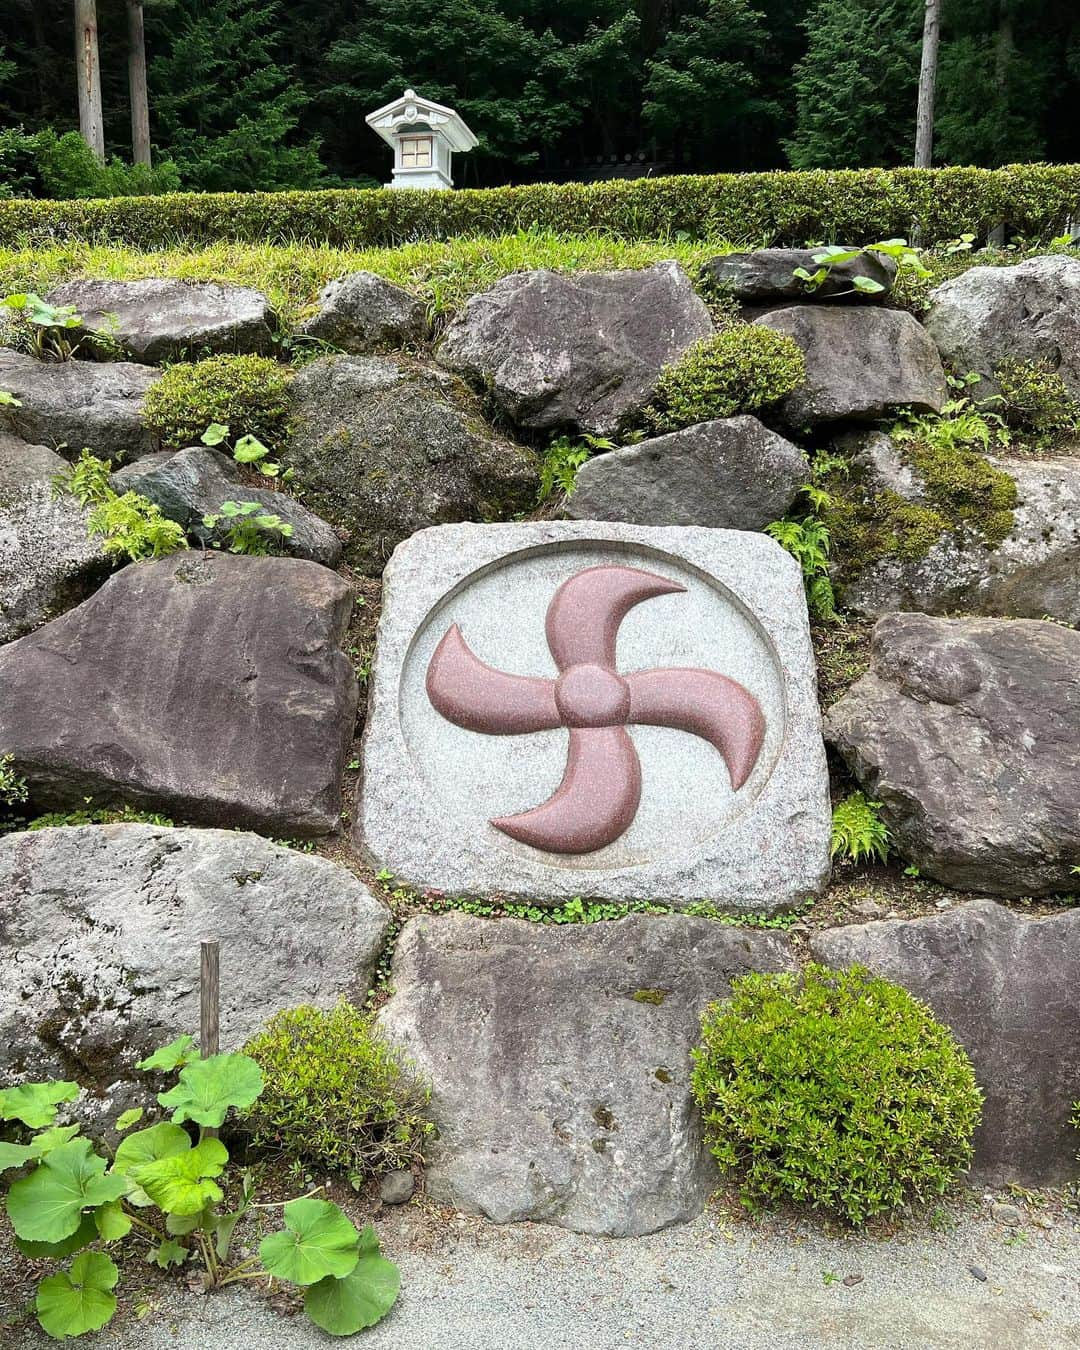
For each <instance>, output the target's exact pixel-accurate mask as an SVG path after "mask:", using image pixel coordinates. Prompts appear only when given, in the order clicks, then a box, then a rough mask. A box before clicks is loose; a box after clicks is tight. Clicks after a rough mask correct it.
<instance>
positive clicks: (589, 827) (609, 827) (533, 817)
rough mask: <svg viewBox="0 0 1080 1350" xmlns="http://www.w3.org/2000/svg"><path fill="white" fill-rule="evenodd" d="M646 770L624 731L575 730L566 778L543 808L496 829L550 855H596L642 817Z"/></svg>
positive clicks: (496, 823)
mask: <svg viewBox="0 0 1080 1350" xmlns="http://www.w3.org/2000/svg"><path fill="white" fill-rule="evenodd" d="M640 800H641V765H640V763H639V762H638V757H637V751H636V750H635V749H634V743H633V741H632V740H631V739H630V737H629V735H628V734H627V732H626V730H625V728H623V727H573V728H571V731H570V753H569V755H568V756H567V761H566V773H565V774H564V775H563V780H562V782H561V783H560V784H559V786H558V787H557V788H556V790H555V792H554V793H553V794H552V795H551V796H550V797H549V798H548V799H547V801H546V802H543V803H542V804H541V805H540V806H535V807H533V809H532V810H531V811H523V812H522V813H521V814H520V815H516V816H504V817H503V818H502V819H499V820H493V821H492V822H491V823H492V825H494V826H495V828H496V829H497V830H501V831H502V832H503V834H508V835H509V836H510V837H511V839H517V840H519V841H520V842H521V843H523V844H531V845H532V847H533V848H540V849H544V850H545V851H546V852H548V853H594V852H595V851H596V850H597V849H600V848H606V847H607V845H608V844H612V843H614V842H615V840H616V839H618V837H619V835H621V834H622V833H623V832H624V831H625V830H626V829H628V828H629V825H630V822H631V821H632V820H633V819H634V816H635V814H636V813H637V809H638V803H639V802H640Z"/></svg>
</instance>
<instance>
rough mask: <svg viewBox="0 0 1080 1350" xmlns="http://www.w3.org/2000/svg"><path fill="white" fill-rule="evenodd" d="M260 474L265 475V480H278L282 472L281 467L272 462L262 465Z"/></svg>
mask: <svg viewBox="0 0 1080 1350" xmlns="http://www.w3.org/2000/svg"><path fill="white" fill-rule="evenodd" d="M259 472H260V473H261V474H262V475H263V477H264V478H276V477H277V476H278V474H279V473H280V472H281V465H280V464H278V463H277V462H276V461H274V460H271V461H270V462H269V463H267V464H260V465H259Z"/></svg>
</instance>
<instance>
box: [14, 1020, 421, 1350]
mask: <svg viewBox="0 0 1080 1350" xmlns="http://www.w3.org/2000/svg"><path fill="white" fill-rule="evenodd" d="M139 1067H140V1068H141V1069H143V1070H145V1071H147V1072H158V1073H165V1074H169V1075H172V1074H174V1073H175V1074H176V1075H177V1078H176V1082H175V1085H174V1086H173V1087H172V1088H170V1089H169V1090H168V1091H165V1092H161V1093H159V1094H158V1097H157V1100H158V1104H159V1105H160V1106H161V1107H163V1108H164V1110H165V1112H166V1113H167V1116H168V1118H167V1119H162V1120H160V1121H158V1122H157V1123H156V1124H153V1125H150V1126H147V1127H144V1128H142V1129H139V1130H135V1129H133V1127H134V1126H135V1125H137V1124H138V1123H139V1121H140V1119H141V1117H142V1115H143V1112H142V1111H141V1110H140V1109H136V1110H132V1111H127V1112H125V1113H124V1114H123V1115H122V1116H121V1117H120V1118H119V1120H118V1122H117V1131H118V1133H120V1134H121V1135H122V1136H123V1137H122V1138H121V1140H120V1143H119V1145H118V1146H117V1148H116V1150H115V1152H113V1153H111V1154H110V1152H109V1151H108V1150H107V1149H106V1148H104V1146H97V1147H95V1145H94V1144H93V1143H92V1142H91V1141H90V1140H89V1139H87V1138H85V1137H84V1136H83V1135H82V1134H81V1133H80V1128H79V1126H78V1125H77V1124H69V1125H58V1124H57V1123H56V1119H57V1109H58V1107H59V1106H60V1104H61V1103H67V1102H71V1101H74V1099H75V1098H76V1097H77V1096H78V1092H79V1087H78V1084H77V1083H73V1082H47V1083H24V1084H21V1085H19V1086H16V1087H10V1088H6V1089H2V1090H0V1121H6V1122H9V1128H10V1129H14V1130H16V1131H17V1132H18V1134H19V1135H20V1136H21V1137H22V1139H24V1140H25V1142H0V1174H2V1176H3V1184H4V1185H5V1186H6V1188H7V1199H6V1206H5V1207H6V1210H7V1215H8V1218H9V1219H10V1221H11V1225H12V1228H13V1229H14V1231H15V1245H16V1246H17V1247H18V1249H19V1250H20V1251H21V1252H22V1253H23V1254H24V1255H26V1256H29V1257H32V1258H33V1259H34V1260H35V1261H53V1262H64V1261H66V1260H67V1258H68V1257H73V1258H74V1259H73V1260H72V1261H71V1262H70V1264H67V1265H64V1266H62V1267H61V1268H60V1269H59V1270H57V1271H56V1272H55V1273H53V1274H50V1275H46V1276H45V1277H44V1278H43V1279H42V1280H41V1281H40V1282H39V1284H38V1288H37V1296H36V1299H35V1309H36V1312H37V1317H38V1321H39V1323H40V1324H41V1326H42V1328H43V1329H44V1330H45V1331H46V1332H47V1333H48V1334H49V1335H50V1336H52V1337H54V1338H55V1339H57V1340H62V1339H64V1338H66V1337H69V1336H81V1335H83V1334H85V1333H86V1332H91V1331H98V1330H100V1329H101V1328H102V1327H103V1326H105V1325H106V1323H108V1322H109V1321H110V1320H111V1318H112V1316H113V1314H114V1313H115V1311H116V1307H117V1299H116V1294H115V1293H114V1292H113V1291H114V1289H115V1288H116V1285H117V1283H118V1281H119V1278H120V1271H119V1269H118V1267H117V1265H116V1263H115V1262H114V1261H113V1259H112V1257H111V1256H110V1255H109V1254H108V1252H107V1251H106V1250H103V1249H104V1248H112V1247H115V1246H116V1245H117V1244H120V1243H129V1244H135V1245H136V1246H140V1247H142V1248H144V1249H145V1255H146V1257H147V1259H148V1260H150V1261H153V1262H155V1263H156V1264H157V1265H159V1266H161V1267H162V1268H163V1269H169V1268H171V1267H180V1268H183V1267H185V1266H186V1265H189V1264H191V1265H198V1266H201V1272H200V1273H201V1280H200V1283H201V1285H202V1287H203V1288H204V1289H206V1290H211V1289H217V1288H223V1287H225V1286H227V1285H230V1284H235V1283H238V1282H240V1281H242V1280H266V1281H268V1282H269V1281H270V1280H271V1279H278V1280H281V1281H284V1282H286V1283H289V1284H293V1285H297V1286H299V1287H300V1288H302V1289H303V1290H304V1309H305V1311H306V1312H307V1315H308V1316H309V1317H310V1318H311V1320H312V1321H313V1322H314V1323H315V1324H316V1325H317V1326H320V1327H322V1328H323V1329H324V1330H325V1331H328V1332H329V1333H330V1334H331V1335H334V1336H348V1335H351V1334H353V1333H354V1332H357V1331H360V1330H362V1329H363V1328H364V1327H368V1326H372V1325H373V1324H374V1323H375V1322H377V1321H379V1320H380V1319H381V1318H382V1317H384V1316H385V1315H386V1313H387V1312H389V1310H390V1308H391V1307H392V1306H393V1304H394V1301H395V1300H396V1298H397V1293H398V1284H399V1277H398V1271H397V1267H396V1266H395V1265H393V1263H392V1262H390V1261H387V1260H386V1259H385V1258H384V1257H383V1256H381V1255H380V1253H379V1241H378V1238H377V1237H376V1235H375V1232H374V1229H372V1228H371V1226H370V1225H369V1226H368V1227H366V1228H364V1229H363V1231H362V1232H358V1231H357V1229H356V1228H355V1227H354V1226H353V1223H352V1221H351V1220H350V1219H349V1218H348V1216H347V1215H346V1214H345V1213H344V1212H343V1211H342V1210H341V1209H340V1208H339V1207H338V1206H337V1205H335V1204H333V1203H332V1202H331V1201H329V1200H324V1199H319V1198H317V1196H316V1194H315V1193H314V1192H312V1193H311V1194H308V1195H305V1196H300V1197H298V1198H297V1199H295V1200H290V1201H288V1202H286V1203H283V1204H269V1205H264V1204H259V1203H257V1202H256V1200H255V1190H254V1185H253V1182H252V1179H251V1177H250V1175H247V1174H244V1175H242V1176H240V1177H239V1179H235V1178H233V1177H232V1176H230V1175H229V1174H228V1173H226V1168H227V1167H228V1166H229V1163H230V1158H229V1151H228V1149H227V1148H226V1146H225V1144H224V1143H223V1142H222V1141H221V1139H220V1138H218V1137H217V1134H216V1132H217V1130H218V1129H219V1127H220V1126H221V1125H223V1124H224V1122H225V1120H226V1117H227V1116H228V1115H229V1113H230V1111H235V1110H245V1109H248V1108H250V1107H251V1106H252V1105H253V1104H254V1103H255V1102H256V1101H257V1100H258V1099H259V1096H260V1094H261V1093H262V1090H263V1081H262V1073H261V1071H260V1069H259V1066H258V1064H256V1063H255V1061H254V1060H253V1059H251V1058H250V1057H249V1056H247V1055H243V1054H224V1055H211V1056H209V1057H208V1058H205V1059H200V1058H199V1057H198V1052H197V1050H196V1049H195V1048H194V1045H193V1042H192V1039H191V1037H190V1036H181V1037H180V1038H179V1039H178V1040H176V1041H174V1042H173V1043H172V1044H171V1045H168V1046H165V1047H163V1048H162V1049H161V1050H159V1051H157V1052H156V1053H155V1054H153V1055H151V1056H150V1057H149V1058H148V1059H144V1060H143V1061H141V1063H140V1065H139ZM193 1127H194V1128H195V1129H197V1134H196V1135H195V1136H194V1137H193V1134H192V1128H193ZM227 1190H228V1192H229V1196H228V1201H227V1196H226V1191H227ZM278 1209H280V1210H281V1217H282V1220H283V1224H284V1226H283V1227H282V1228H281V1229H280V1230H278V1231H276V1232H274V1233H271V1234H270V1235H269V1236H267V1237H264V1238H263V1239H262V1241H261V1242H260V1243H259V1247H258V1254H257V1255H255V1256H250V1257H248V1258H246V1259H244V1260H239V1261H237V1260H235V1258H234V1257H233V1256H232V1255H231V1252H232V1249H233V1246H234V1239H235V1234H236V1229H237V1226H238V1225H239V1224H240V1223H241V1222H242V1221H243V1220H244V1219H245V1218H246V1217H249V1216H253V1215H254V1214H255V1213H256V1212H258V1211H270V1210H278Z"/></svg>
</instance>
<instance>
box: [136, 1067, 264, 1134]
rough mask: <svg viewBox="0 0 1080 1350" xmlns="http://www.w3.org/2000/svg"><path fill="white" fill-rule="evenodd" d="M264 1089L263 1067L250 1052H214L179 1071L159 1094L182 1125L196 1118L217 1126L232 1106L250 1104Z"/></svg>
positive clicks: (201, 1123) (243, 1107) (200, 1121)
mask: <svg viewBox="0 0 1080 1350" xmlns="http://www.w3.org/2000/svg"><path fill="white" fill-rule="evenodd" d="M262 1089H263V1078H262V1070H261V1069H260V1068H259V1066H258V1065H257V1064H256V1063H255V1061H254V1060H253V1059H251V1058H250V1056H248V1055H211V1056H210V1057H209V1058H208V1059H199V1060H196V1061H195V1062H194V1063H193V1064H189V1065H188V1066H187V1067H186V1068H185V1069H184V1070H183V1071H182V1073H181V1074H180V1081H179V1082H178V1083H177V1085H176V1087H174V1088H173V1089H172V1090H171V1091H169V1092H163V1093H161V1094H160V1095H159V1097H158V1101H159V1102H160V1103H161V1105H162V1106H165V1107H169V1108H171V1110H172V1113H173V1116H172V1118H173V1120H174V1121H175V1122H176V1123H177V1124H178V1125H179V1124H182V1123H183V1121H185V1120H193V1121H195V1123H196V1124H197V1125H213V1126H217V1125H220V1124H221V1123H222V1121H224V1119H225V1115H226V1112H227V1111H228V1110H229V1108H230V1107H231V1106H235V1107H238V1108H240V1109H241V1110H243V1109H245V1108H247V1107H249V1106H251V1105H252V1104H253V1103H254V1102H255V1101H256V1100H257V1099H258V1096H259V1094H260V1093H261V1092H262Z"/></svg>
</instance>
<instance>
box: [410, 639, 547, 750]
mask: <svg viewBox="0 0 1080 1350" xmlns="http://www.w3.org/2000/svg"><path fill="white" fill-rule="evenodd" d="M427 692H428V698H429V699H430V700H431V702H432V704H433V706H434V707H435V708H436V710H437V711H438V712H440V713H442V715H443V716H444V717H445V718H446V719H447V721H450V722H454V723H455V724H456V725H457V726H459V727H465V728H466V730H468V731H484V732H486V733H487V734H488V735H489V736H515V735H519V734H521V733H522V732H526V731H551V730H553V729H554V728H555V727H558V726H561V725H562V719H561V718H560V716H559V710H558V708H556V706H555V682H554V681H553V680H542V679H538V678H536V677H534V676H532V675H508V674H507V673H506V671H503V670H496V669H495V668H494V666H489V665H487V664H486V662H484V661H481V660H480V658H479V657H478V656H477V655H476V654H475V653H474V652H473V651H472V649H471V648H470V647H469V644H468V643H467V642H466V641H465V639H464V638H463V637H462V636H461V629H460V628H458V626H457V624H456V623H455V624H452V625H451V626H450V628H448V629H447V631H446V635H445V636H444V637H443V639H442V641H441V642H440V643H439V645H438V646H437V647H436V648H435V652H434V654H433V656H432V658H431V661H430V663H429V665H428V669H427Z"/></svg>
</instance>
